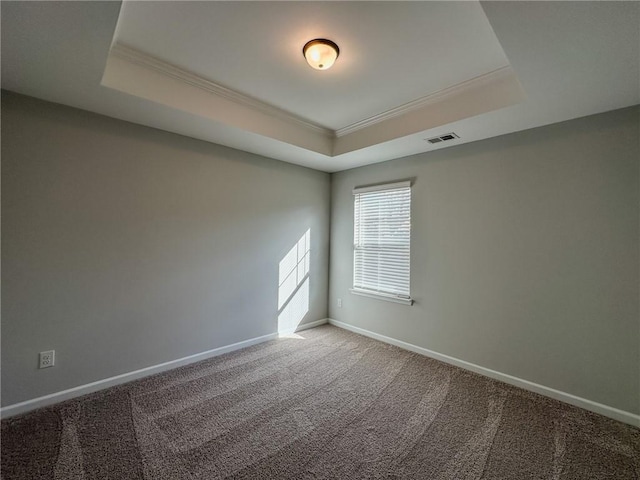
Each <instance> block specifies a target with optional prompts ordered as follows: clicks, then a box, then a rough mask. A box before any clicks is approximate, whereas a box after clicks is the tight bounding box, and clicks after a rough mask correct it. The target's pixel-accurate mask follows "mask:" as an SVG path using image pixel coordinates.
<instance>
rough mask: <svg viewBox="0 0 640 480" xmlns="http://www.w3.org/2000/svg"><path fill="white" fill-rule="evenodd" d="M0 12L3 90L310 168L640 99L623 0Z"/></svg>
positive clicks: (633, 22)
mask: <svg viewBox="0 0 640 480" xmlns="http://www.w3.org/2000/svg"><path fill="white" fill-rule="evenodd" d="M1 8H2V86H3V88H7V89H10V90H13V91H16V92H19V93H24V94H28V95H33V96H36V97H39V98H43V99H45V100H50V101H54V102H58V103H64V104H67V105H71V106H75V107H78V108H84V109H86V110H90V111H95V112H98V113H102V114H105V115H109V116H113V117H116V118H121V119H124V120H129V121H133V122H136V123H140V124H143V125H149V126H152V127H156V128H161V129H164V130H168V131H171V132H175V133H179V134H183V135H188V136H191V137H194V138H199V139H203V140H207V141H211V142H215V143H220V144H223V145H228V146H231V147H234V148H238V149H241V150H246V151H249V152H252V153H258V154H261V155H265V156H269V157H273V158H278V159H280V160H284V161H288V162H291V163H297V164H300V165H305V166H309V167H312V168H317V169H319V170H324V171H338V170H343V169H345V168H352V167H355V166H359V165H365V164H369V163H374V162H379V161H384V160H388V159H392V158H397V157H401V156H405V155H410V154H414V153H420V152H425V151H430V150H435V149H438V148H446V147H448V146H451V145H457V144H461V143H466V142H469V141H474V140H478V139H482V138H487V137H491V136H495V135H501V134H504V133H509V132H512V131H517V130H522V129H526V128H533V127H536V126H540V125H544V124H548V123H553V122H557V121H563V120H567V119H570V118H576V117H578V116H583V115H588V114H592V113H599V112H602V111H606V110H611V109H614V108H620V107H624V106H628V105H633V104H637V103H638V102H640V92H639V91H638V90H639V89H638V85H639V80H640V76H639V73H638V71H639V63H640V61H639V57H640V55H639V54H640V47H639V45H640V32H639V29H638V27H637V26H638V22H639V21H640V4H638V3H637V2H482V4H480V3H479V2H476V1H471V2H180V1H176V2H124V3H123V4H122V5H120V4H118V3H117V2H2V5H1ZM315 37H327V38H331V39H332V40H334V41H336V42H337V43H338V44H339V45H340V49H341V54H340V57H339V59H338V61H337V62H336V64H335V65H334V67H333V68H332V69H330V70H327V71H316V70H313V69H311V68H310V67H309V66H308V65H307V64H306V63H305V61H304V58H303V56H302V51H301V50H302V46H303V45H304V43H305V42H306V41H307V40H309V39H311V38H315ZM448 132H456V133H457V134H458V135H459V136H460V138H457V139H455V140H454V141H451V142H446V144H445V145H441V144H434V145H432V144H429V143H428V142H426V141H425V139H426V138H431V137H433V136H437V135H440V134H443V133H448Z"/></svg>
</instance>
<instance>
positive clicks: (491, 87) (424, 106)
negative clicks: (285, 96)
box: [101, 43, 524, 157]
mask: <svg viewBox="0 0 640 480" xmlns="http://www.w3.org/2000/svg"><path fill="white" fill-rule="evenodd" d="M101 83H102V85H104V86H106V87H109V88H113V89H115V90H119V91H122V92H125V93H128V94H130V95H135V96H138V97H141V98H145V99H147V100H151V101H154V102H157V103H160V104H163V105H165V106H168V107H170V108H176V109H179V110H183V111H186V112H189V113H191V114H194V115H199V116H201V117H204V118H209V119H211V120H213V121H216V122H221V123H222V124H226V125H228V126H230V127H232V128H239V129H241V130H245V131H248V132H252V133H254V134H258V135H262V136H265V137H268V138H271V139H273V140H276V141H280V142H284V143H288V144H290V145H293V146H296V147H300V148H302V149H305V150H308V151H312V152H316V153H319V154H321V155H325V156H327V157H336V156H340V155H343V154H345V153H349V152H353V151H356V150H361V149H363V148H367V147H371V146H373V145H376V144H379V143H383V142H386V141H390V140H394V139H396V138H401V137H405V136H408V135H411V134H415V133H417V132H419V131H425V130H429V129H432V128H435V127H438V126H441V125H445V124H447V123H451V122H453V121H457V120H461V119H464V118H468V117H470V116H475V115H480V114H483V113H487V112H489V111H493V110H496V109H498V108H503V107H506V106H510V105H513V104H515V103H519V102H520V101H522V99H523V98H524V92H523V90H522V87H521V85H520V84H519V82H518V79H517V75H516V74H515V72H514V70H513V69H512V68H511V66H508V65H507V66H504V67H501V68H499V69H496V70H493V71H491V72H488V73H485V74H483V75H479V76H477V77H474V78H472V79H470V80H466V81H464V82H461V83H459V84H457V85H453V86H451V87H448V88H445V89H442V90H440V91H437V92H435V93H432V94H429V95H426V96H424V97H421V98H418V99H416V100H413V101H411V102H409V103H406V104H404V105H400V106H398V107H395V108H392V109H390V110H387V111H385V112H382V113H379V114H377V115H374V116H371V117H369V118H365V119H363V120H361V121H359V122H356V123H353V124H351V125H348V126H346V127H343V128H340V129H338V130H336V131H334V130H331V129H329V128H326V127H323V126H322V125H319V124H317V123H314V122H312V121H309V120H307V119H305V118H302V117H300V116H298V115H296V114H294V113H291V112H288V111H286V110H283V109H281V108H279V107H276V106H274V105H270V104H268V103H266V102H264V101H262V100H258V99H257V98H254V97H251V96H249V95H245V94H243V93H240V92H238V91H236V90H233V89H231V88H228V87H225V86H224V85H220V84H218V83H215V82H213V81H211V80H209V79H206V78H203V77H201V76H199V75H197V74H195V73H193V72H190V71H187V70H184V69H182V68H180V67H177V66H175V65H172V64H170V63H167V62H165V61H163V60H160V59H158V58H156V57H153V56H151V55H148V54H146V53H143V52H141V51H139V50H137V49H135V48H132V47H129V46H127V45H124V44H120V43H115V44H114V45H113V46H112V48H111V51H110V54H109V58H108V60H107V65H106V68H105V72H104V74H103V78H102V82H101Z"/></svg>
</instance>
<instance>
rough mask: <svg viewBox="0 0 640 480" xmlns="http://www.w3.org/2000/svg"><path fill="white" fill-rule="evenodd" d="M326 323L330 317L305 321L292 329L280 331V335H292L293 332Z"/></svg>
mask: <svg viewBox="0 0 640 480" xmlns="http://www.w3.org/2000/svg"><path fill="white" fill-rule="evenodd" d="M325 323H329V319H328V318H322V319H320V320H316V321H315V322H308V323H303V324H301V325H298V326H297V327H296V328H292V329H291V330H284V331H282V332H279V333H278V335H280V336H283V335H291V334H292V333H296V332H301V331H303V330H307V329H309V328H314V327H319V326H320V325H324V324H325Z"/></svg>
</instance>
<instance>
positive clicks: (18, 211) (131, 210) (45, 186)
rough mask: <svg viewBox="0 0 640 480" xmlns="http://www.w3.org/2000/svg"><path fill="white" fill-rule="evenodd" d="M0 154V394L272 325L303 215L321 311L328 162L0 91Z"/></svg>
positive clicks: (18, 394)
mask: <svg viewBox="0 0 640 480" xmlns="http://www.w3.org/2000/svg"><path fill="white" fill-rule="evenodd" d="M2 163H3V164H2V233H3V238H2V267H3V272H2V273H3V276H2V405H9V404H13V403H16V402H19V401H22V400H26V399H30V398H34V397H38V396H41V395H45V394H48V393H52V392H56V391H60V390H63V389H67V388H70V387H74V386H77V385H81V384H86V383H88V382H92V381H96V380H100V379H103V378H106V377H110V376H113V375H117V374H121V373H125V372H129V371H132V370H136V369H139V368H143V367H147V366H151V365H156V364H158V363H161V362H166V361H169V360H173V359H176V358H180V357H184V356H187V355H191V354H195V353H199V352H202V351H205V350H209V349H212V348H216V347H219V346H224V345H228V344H231V343H234V342H238V341H242V340H245V339H249V338H253V337H258V336H262V335H266V334H269V333H273V332H275V331H276V324H277V316H278V311H277V309H278V305H277V301H278V264H279V261H280V260H281V259H282V258H283V257H284V256H285V254H286V253H287V252H288V251H289V250H290V249H291V247H293V246H294V245H295V244H296V242H297V241H298V239H299V238H300V237H301V236H302V235H303V234H304V233H305V231H306V230H307V229H308V228H310V229H311V241H312V249H311V255H312V256H311V272H310V280H309V281H310V302H309V312H308V313H307V315H306V316H305V317H304V321H305V322H308V321H314V320H318V319H322V318H326V316H327V311H326V308H327V285H328V251H329V248H328V240H329V237H328V235H329V203H330V202H329V195H330V177H329V175H328V174H325V173H321V172H317V171H313V170H309V169H305V168H302V167H298V166H294V165H289V164H286V163H282V162H279V161H275V160H270V159H266V158H262V157H258V156H255V155H251V154H248V153H244V152H239V151H236V150H232V149H229V148H225V147H221V146H215V145H211V144H208V143H205V142H200V141H197V140H193V139H189V138H186V137H181V136H178V135H174V134H169V133H166V132H162V131H159V130H154V129H150V128H146V127H141V126H138V125H133V124H129V123H126V122H122V121H119V120H113V119H110V118H107V117H103V116H99V115H95V114H91V113H88V112H83V111H80V110H75V109H72V108H68V107H62V106H59V105H54V104H51V103H46V102H42V101H39V100H35V99H32V98H28V97H23V96H19V95H16V94H12V93H8V92H3V94H2ZM48 349H55V350H56V354H57V366H56V367H54V368H49V369H44V370H38V369H37V368H36V367H37V353H38V352H39V351H42V350H48Z"/></svg>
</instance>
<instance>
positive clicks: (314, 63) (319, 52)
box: [302, 38, 340, 70]
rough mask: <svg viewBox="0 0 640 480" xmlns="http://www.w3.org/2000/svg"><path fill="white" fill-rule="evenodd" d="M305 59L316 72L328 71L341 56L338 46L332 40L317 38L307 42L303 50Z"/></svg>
mask: <svg viewBox="0 0 640 480" xmlns="http://www.w3.org/2000/svg"><path fill="white" fill-rule="evenodd" d="M302 53H303V54H304V58H306V59H307V63H308V64H309V65H310V66H311V67H312V68H315V69H316V70H327V69H328V68H331V66H332V65H333V63H334V62H335V61H336V58H338V55H339V54H340V49H339V48H338V45H336V44H335V43H333V42H332V41H331V40H326V39H324V38H316V39H315V40H311V41H310V42H307V44H306V45H305V46H304V48H303V49H302Z"/></svg>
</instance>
